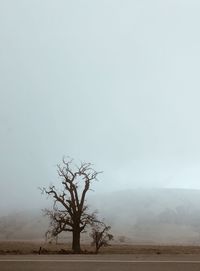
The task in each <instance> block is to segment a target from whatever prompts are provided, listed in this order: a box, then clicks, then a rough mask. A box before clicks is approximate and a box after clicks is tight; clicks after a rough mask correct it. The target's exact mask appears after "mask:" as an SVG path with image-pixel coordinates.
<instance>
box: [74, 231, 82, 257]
mask: <svg viewBox="0 0 200 271" xmlns="http://www.w3.org/2000/svg"><path fill="white" fill-rule="evenodd" d="M72 234H73V237H72V238H73V239H72V250H73V252H74V253H81V246H80V230H79V228H78V227H77V228H74V230H73V233H72Z"/></svg>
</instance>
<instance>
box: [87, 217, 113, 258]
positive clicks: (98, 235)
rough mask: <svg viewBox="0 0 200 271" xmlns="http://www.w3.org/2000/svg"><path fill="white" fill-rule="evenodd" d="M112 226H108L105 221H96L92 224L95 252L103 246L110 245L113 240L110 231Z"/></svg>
mask: <svg viewBox="0 0 200 271" xmlns="http://www.w3.org/2000/svg"><path fill="white" fill-rule="evenodd" d="M110 229H111V227H110V226H106V225H105V223H103V222H95V223H93V226H92V232H91V234H90V236H91V237H92V239H93V241H92V245H93V246H95V252H96V253H98V252H99V249H100V248H101V247H103V246H104V247H106V246H109V245H110V244H109V242H110V241H111V240H113V235H112V234H110V233H109V231H110Z"/></svg>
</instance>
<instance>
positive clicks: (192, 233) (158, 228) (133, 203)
mask: <svg viewBox="0 0 200 271" xmlns="http://www.w3.org/2000/svg"><path fill="white" fill-rule="evenodd" d="M88 204H89V205H90V206H91V209H92V210H96V209H98V210H99V214H100V215H101V217H103V218H105V221H106V222H107V224H109V225H111V226H112V231H113V233H114V235H115V241H116V242H133V243H150V244H151V243H152V244H196V245H198V244H200V190H185V189H135V190H123V191H118V192H112V193H106V194H101V195H100V194H97V193H96V192H95V193H94V194H92V195H91V196H90V197H89V198H88ZM47 228H48V219H47V218H46V217H44V216H43V215H42V212H41V210H39V209H38V210H30V211H26V212H23V211H22V212H19V213H15V214H11V215H8V216H2V217H0V239H1V240H36V239H38V240H39V239H40V240H41V239H43V238H44V233H45V231H46V230H47ZM86 236H87V234H86Z"/></svg>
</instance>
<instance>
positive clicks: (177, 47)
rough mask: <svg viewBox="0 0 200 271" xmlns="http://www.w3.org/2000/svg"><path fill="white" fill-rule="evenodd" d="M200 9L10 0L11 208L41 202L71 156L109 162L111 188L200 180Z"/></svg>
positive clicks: (7, 154) (7, 135)
mask: <svg viewBox="0 0 200 271" xmlns="http://www.w3.org/2000/svg"><path fill="white" fill-rule="evenodd" d="M199 14H200V1H198V0H196V1H194V0H187V1H185V0H167V1H159V0H157V1H156V0H151V1H149V0H121V1H119V0H79V1H78V0H73V1H72V0H71V1H69V0H18V1H15V0H0V76H1V78H0V102H1V106H0V123H1V125H0V164H1V167H0V168H1V170H0V183H1V197H0V205H1V208H4V207H6V206H10V207H13V206H16V205H20V204H26V205H27V204H28V205H33V206H34V205H35V204H37V201H38V200H39V199H40V198H41V195H40V192H39V191H38V190H37V187H38V186H43V185H47V184H49V183H50V182H56V180H57V178H56V164H57V163H59V162H60V161H61V159H62V157H63V155H66V156H67V155H69V156H71V157H74V158H75V160H76V161H79V160H83V161H89V162H92V163H94V164H95V168H96V169H97V170H103V171H104V173H103V174H102V175H101V177H100V179H101V181H100V182H99V183H98V184H96V185H95V187H96V188H95V189H96V190H97V191H101V192H104V191H106V190H119V189H129V188H138V187H178V188H200V125H199V116H200V106H199V103H200V91H199V90H200V79H199V78H200V77H199V70H200V35H199V28H200V16H199ZM25 194H26V195H25ZM27 199H29V200H28V203H27V202H26V200H27Z"/></svg>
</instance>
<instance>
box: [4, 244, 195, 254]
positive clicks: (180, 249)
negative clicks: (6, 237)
mask: <svg viewBox="0 0 200 271" xmlns="http://www.w3.org/2000/svg"><path fill="white" fill-rule="evenodd" d="M81 248H82V250H83V251H84V252H85V253H88V254H90V253H91V254H92V253H94V248H93V247H91V246H90V245H89V244H83V245H82V246H81ZM39 252H40V254H70V253H71V245H70V244H64V243H58V244H54V243H52V244H49V243H44V242H30V241H0V254H1V255H5V254H39ZM99 254H137V255H138V254H139V255H142V254H146V255H147V254H148V255H159V254H162V255H165V254H166V255H177V254H196V255H197V254H199V255H200V246H180V245H179V246H170V245H130V244H113V245H111V246H108V247H103V248H101V249H100V251H99Z"/></svg>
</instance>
